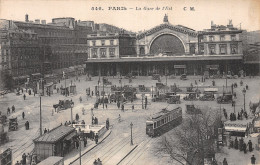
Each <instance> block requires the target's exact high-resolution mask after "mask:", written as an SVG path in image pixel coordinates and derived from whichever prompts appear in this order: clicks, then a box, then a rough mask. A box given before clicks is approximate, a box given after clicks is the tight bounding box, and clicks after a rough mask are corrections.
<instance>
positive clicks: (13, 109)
mask: <svg viewBox="0 0 260 165" xmlns="http://www.w3.org/2000/svg"><path fill="white" fill-rule="evenodd" d="M13 112H15V107H14V105H13V106H12V113H13Z"/></svg>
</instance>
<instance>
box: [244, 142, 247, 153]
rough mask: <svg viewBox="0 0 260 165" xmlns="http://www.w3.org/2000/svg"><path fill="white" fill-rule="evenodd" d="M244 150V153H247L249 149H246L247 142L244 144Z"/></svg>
mask: <svg viewBox="0 0 260 165" xmlns="http://www.w3.org/2000/svg"><path fill="white" fill-rule="evenodd" d="M243 150H244V154H246V151H247V149H246V143H244V144H243Z"/></svg>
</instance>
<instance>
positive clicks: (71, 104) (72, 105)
mask: <svg viewBox="0 0 260 165" xmlns="http://www.w3.org/2000/svg"><path fill="white" fill-rule="evenodd" d="M73 107H74V103H73V102H72V101H71V102H70V118H71V125H72V122H73V115H72V108H73Z"/></svg>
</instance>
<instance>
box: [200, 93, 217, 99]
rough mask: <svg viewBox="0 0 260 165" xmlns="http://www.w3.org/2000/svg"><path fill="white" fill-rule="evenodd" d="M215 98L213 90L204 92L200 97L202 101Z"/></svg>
mask: <svg viewBox="0 0 260 165" xmlns="http://www.w3.org/2000/svg"><path fill="white" fill-rule="evenodd" d="M214 99H215V97H214V93H213V92H204V95H203V96H201V97H200V98H199V100H200V101H213V100H214Z"/></svg>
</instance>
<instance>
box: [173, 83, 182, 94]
mask: <svg viewBox="0 0 260 165" xmlns="http://www.w3.org/2000/svg"><path fill="white" fill-rule="evenodd" d="M170 88H171V92H181V91H182V90H181V89H180V88H179V87H177V85H176V84H174V85H171V86H170Z"/></svg>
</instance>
